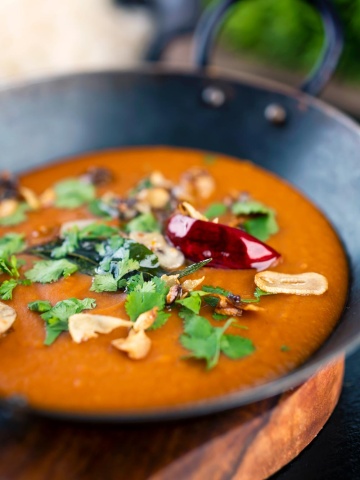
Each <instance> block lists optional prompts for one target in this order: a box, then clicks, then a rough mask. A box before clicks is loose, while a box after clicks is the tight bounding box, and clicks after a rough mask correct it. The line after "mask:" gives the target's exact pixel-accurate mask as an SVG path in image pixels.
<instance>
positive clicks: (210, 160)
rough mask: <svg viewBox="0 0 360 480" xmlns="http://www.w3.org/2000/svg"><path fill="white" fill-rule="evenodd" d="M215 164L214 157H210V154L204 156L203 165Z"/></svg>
mask: <svg viewBox="0 0 360 480" xmlns="http://www.w3.org/2000/svg"><path fill="white" fill-rule="evenodd" d="M215 162H216V155H212V154H211V153H207V154H206V155H204V163H206V164H207V165H212V164H213V163H215Z"/></svg>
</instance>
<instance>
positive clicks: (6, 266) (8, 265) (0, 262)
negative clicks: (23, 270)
mask: <svg viewBox="0 0 360 480" xmlns="http://www.w3.org/2000/svg"><path fill="white" fill-rule="evenodd" d="M23 263H24V262H23V261H22V260H18V259H17V258H16V257H15V255H11V257H10V259H5V258H0V271H2V272H3V273H7V274H8V275H10V276H11V277H15V278H19V277H20V272H19V267H20V266H21V265H23Z"/></svg>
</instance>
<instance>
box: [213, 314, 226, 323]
mask: <svg viewBox="0 0 360 480" xmlns="http://www.w3.org/2000/svg"><path fill="white" fill-rule="evenodd" d="M212 318H213V319H214V320H216V321H217V322H222V321H223V320H227V319H228V318H229V315H221V313H216V312H214V313H213V314H212Z"/></svg>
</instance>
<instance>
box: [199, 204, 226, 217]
mask: <svg viewBox="0 0 360 480" xmlns="http://www.w3.org/2000/svg"><path fill="white" fill-rule="evenodd" d="M226 211H227V206H226V205H224V204H223V203H212V204H211V205H210V206H209V207H208V208H207V209H206V210H205V212H204V215H205V217H207V218H208V219H209V220H211V219H213V218H216V217H220V216H221V215H224V213H226Z"/></svg>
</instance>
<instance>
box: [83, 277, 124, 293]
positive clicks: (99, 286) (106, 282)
mask: <svg viewBox="0 0 360 480" xmlns="http://www.w3.org/2000/svg"><path fill="white" fill-rule="evenodd" d="M117 289H118V281H117V280H116V279H115V278H114V277H113V275H112V273H110V272H108V273H103V274H101V275H95V277H94V279H93V283H92V285H91V288H90V290H91V291H92V292H98V293H100V292H116V291H117Z"/></svg>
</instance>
